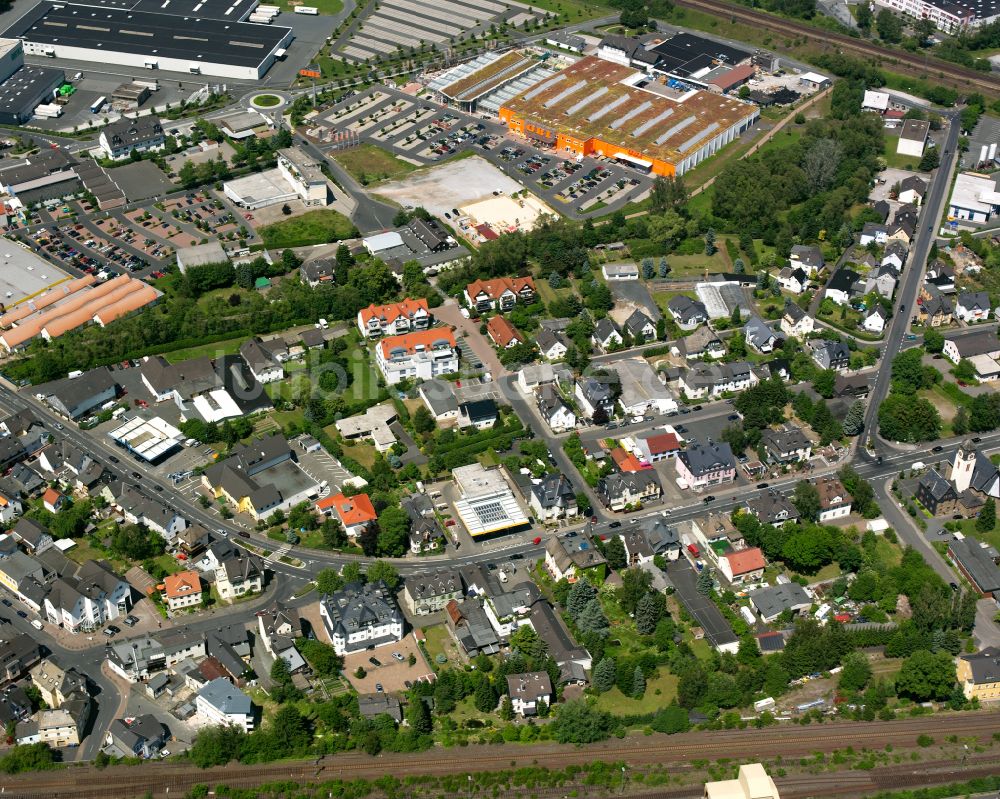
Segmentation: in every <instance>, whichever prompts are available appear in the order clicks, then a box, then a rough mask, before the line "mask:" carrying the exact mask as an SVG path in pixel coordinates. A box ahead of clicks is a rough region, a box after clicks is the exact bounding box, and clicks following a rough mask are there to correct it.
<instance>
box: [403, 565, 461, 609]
mask: <svg viewBox="0 0 1000 799" xmlns="http://www.w3.org/2000/svg"><path fill="white" fill-rule="evenodd" d="M462 596H463V592H462V578H461V577H460V576H459V573H458V572H457V571H455V570H454V569H439V570H437V571H434V572H431V573H430V574H414V575H412V576H410V577H407V578H406V579H405V580H404V581H403V604H404V605H405V606H406V609H407V610H408V611H409V612H410V613H411V614H412V615H414V616H429V615H430V614H431V613H437V612H438V611H440V610H444V608H445V606H446V605H447V604H448V603H449V602H451V601H452V600H458V599H461V598H462Z"/></svg>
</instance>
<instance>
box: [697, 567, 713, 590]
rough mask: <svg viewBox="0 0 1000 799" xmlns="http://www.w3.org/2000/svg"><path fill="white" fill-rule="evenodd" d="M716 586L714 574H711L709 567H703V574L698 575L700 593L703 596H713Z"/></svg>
mask: <svg viewBox="0 0 1000 799" xmlns="http://www.w3.org/2000/svg"><path fill="white" fill-rule="evenodd" d="M714 587H715V585H714V583H713V582H712V575H711V574H709V572H708V569H702V571H701V574H699V575H698V593H699V594H701V595H702V596H711V595H712V589H713V588H714Z"/></svg>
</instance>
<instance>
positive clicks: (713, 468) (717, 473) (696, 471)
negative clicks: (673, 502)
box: [676, 440, 736, 489]
mask: <svg viewBox="0 0 1000 799" xmlns="http://www.w3.org/2000/svg"><path fill="white" fill-rule="evenodd" d="M676 463H677V478H678V483H679V484H680V485H681V487H682V488H693V489H701V488H706V487H708V486H713V485H722V484H724V483H731V482H732V481H733V480H735V479H736V459H735V458H734V457H733V450H732V449H731V448H730V446H729V444H727V443H726V442H725V441H719V442H715V441H711V440H710V441H707V442H705V443H702V442H701V441H692V442H691V443H690V444H688V447H687V449H685V450H684V451H683V452H681V453H680V455H678V456H677V461H676Z"/></svg>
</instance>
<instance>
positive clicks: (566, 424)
mask: <svg viewBox="0 0 1000 799" xmlns="http://www.w3.org/2000/svg"><path fill="white" fill-rule="evenodd" d="M535 403H536V405H537V407H538V413H539V414H540V415H541V417H542V418H543V419H544V420H545V423H546V424H547V425H548V426H549V429H550V430H551V431H552V432H553V433H565V432H567V431H569V430H573V429H575V428H576V414H575V413H573V411H572V409H571V408H570V407H569V405H567V404H566V403H565V402H564V401H563V398H562V395H561V394H560V393H559V392H558V391H557V390H556V388H555V386H553V385H552V384H551V383H548V384H546V385H544V386H540V387H539V388H537V389H536V390H535Z"/></svg>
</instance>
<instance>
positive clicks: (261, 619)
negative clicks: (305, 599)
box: [257, 601, 306, 673]
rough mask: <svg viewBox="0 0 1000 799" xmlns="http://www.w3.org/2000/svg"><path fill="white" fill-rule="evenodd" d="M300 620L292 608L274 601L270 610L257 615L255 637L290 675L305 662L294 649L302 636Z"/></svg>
mask: <svg viewBox="0 0 1000 799" xmlns="http://www.w3.org/2000/svg"><path fill="white" fill-rule="evenodd" d="M303 634H304V632H303V629H302V619H301V618H300V617H299V615H298V613H296V611H295V610H294V609H293V608H288V607H286V606H285V605H284V604H282V603H281V602H280V601H276V602H275V603H274V604H273V605H272V606H271V607H270V608H268V609H266V610H264V611H261V612H258V613H257V637H258V638H259V639H260V640H261V641H262V642H263V644H264V648H265V649H266V650H267V652H268V654H269V655H271V656H272V657H274V658H281V659H282V660H284V661H285V663H287V664H288V669H289V671H291V672H292V673H295V672H296V671H301V670H302V669H303V668H304V667H305V666H306V662H305V660H304V659H303V658H302V655H301V654H299V651H298V649H296V647H295V641H296V640H297V639H299V638H301V637H302V636H303Z"/></svg>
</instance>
